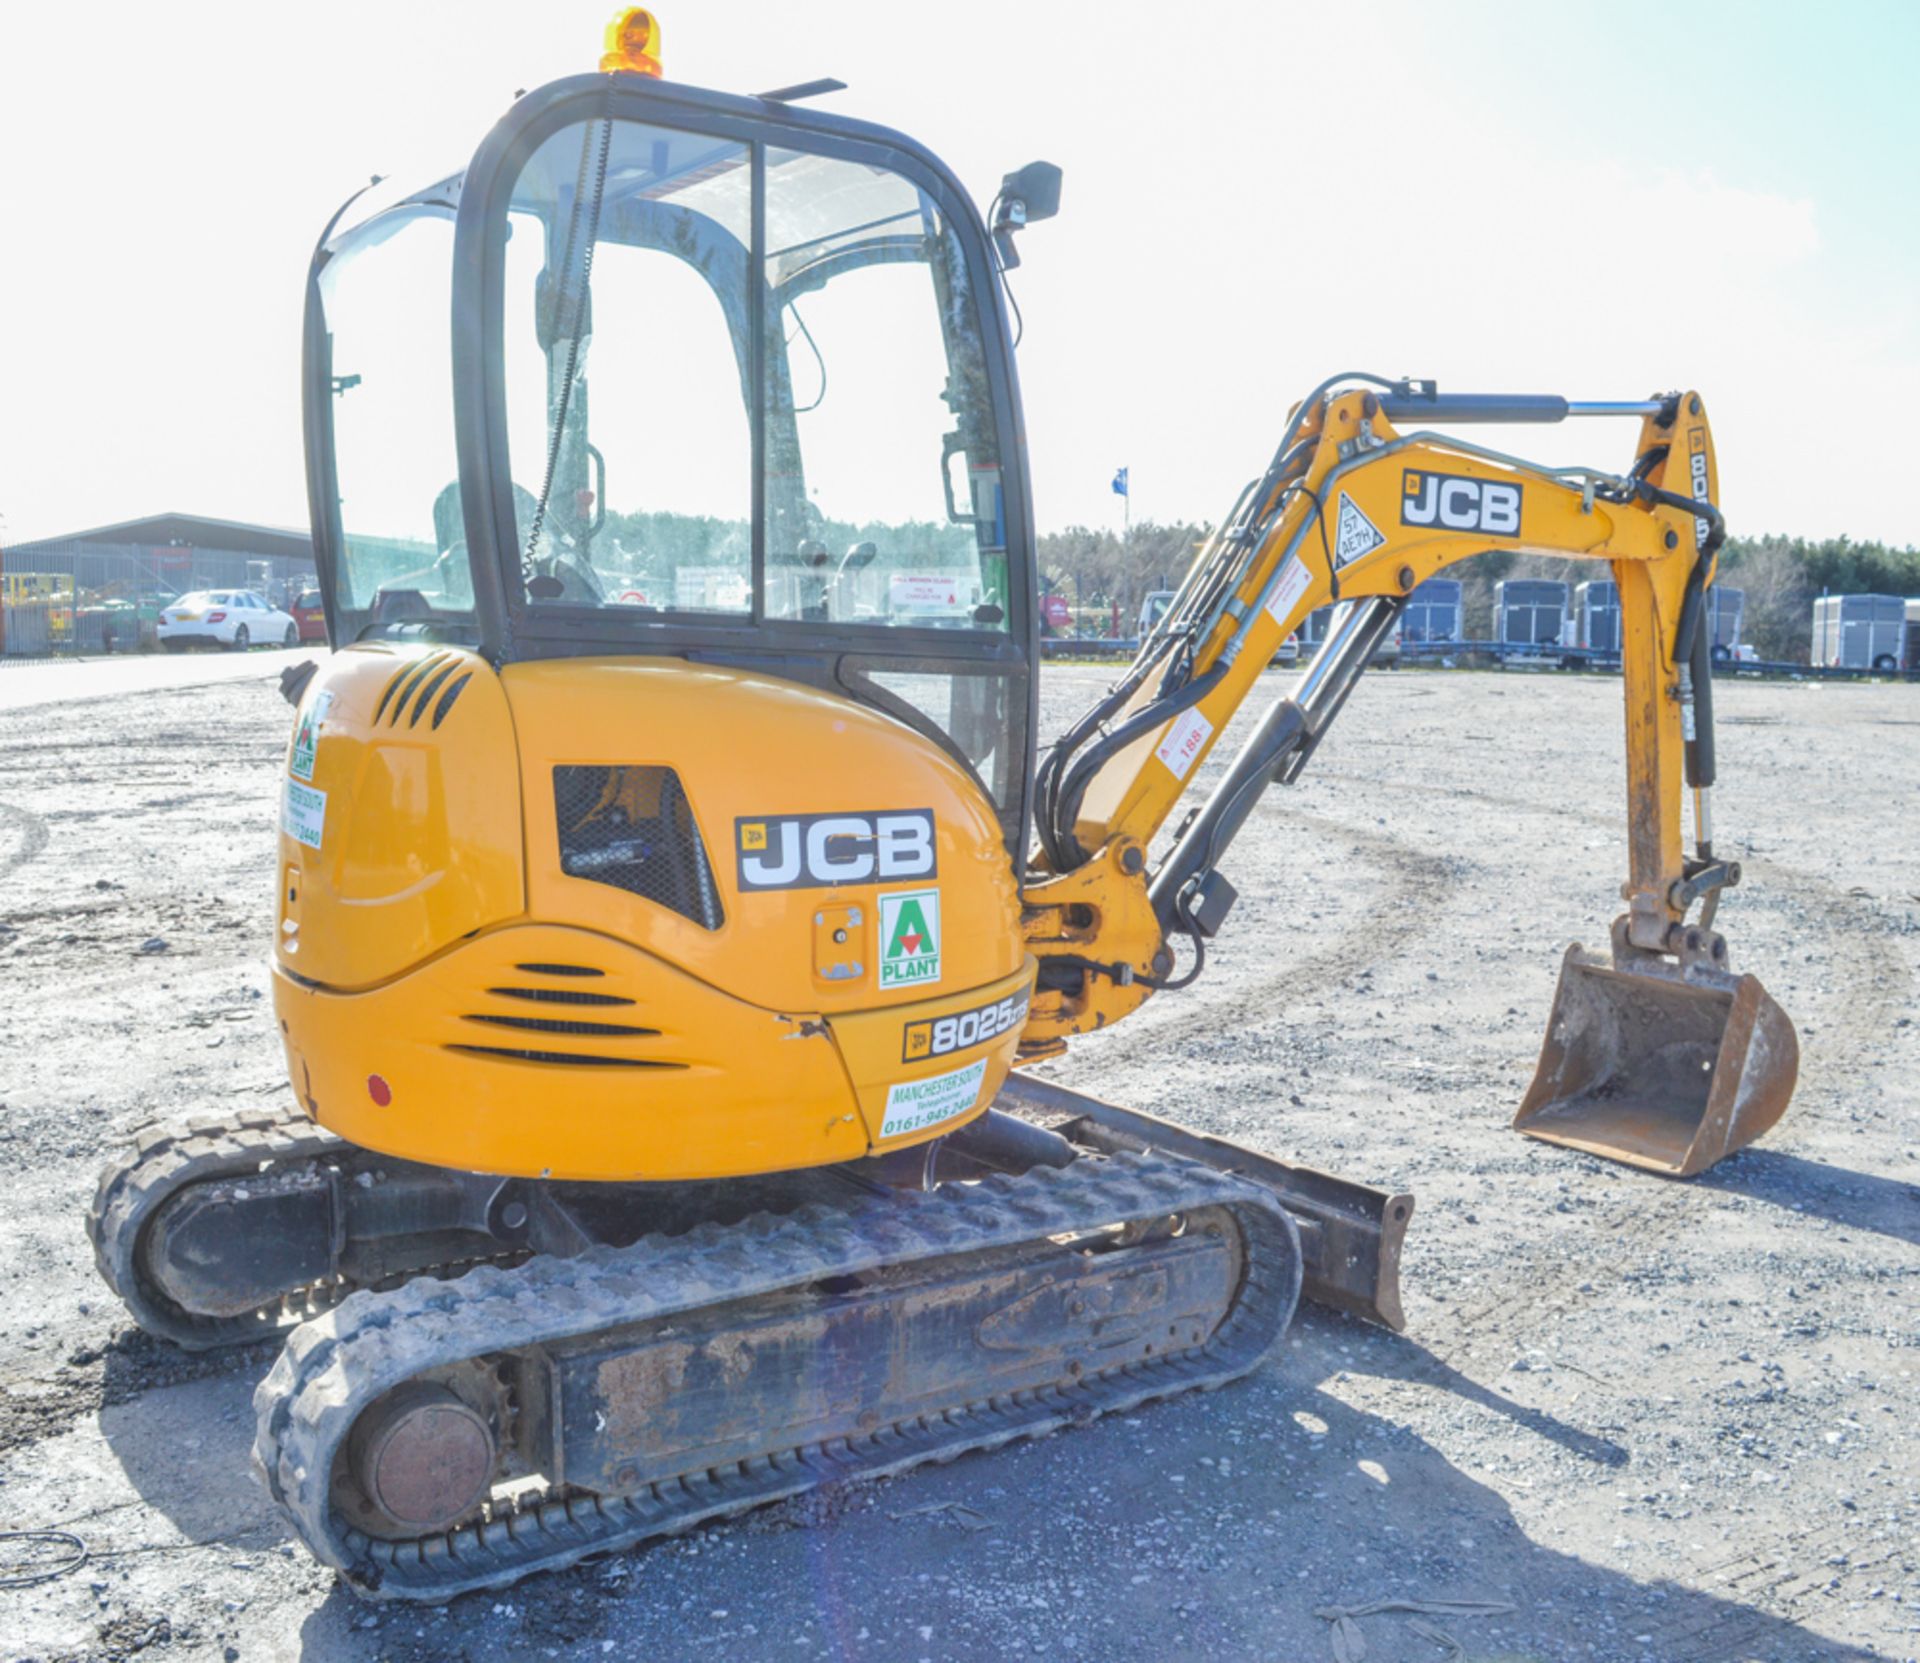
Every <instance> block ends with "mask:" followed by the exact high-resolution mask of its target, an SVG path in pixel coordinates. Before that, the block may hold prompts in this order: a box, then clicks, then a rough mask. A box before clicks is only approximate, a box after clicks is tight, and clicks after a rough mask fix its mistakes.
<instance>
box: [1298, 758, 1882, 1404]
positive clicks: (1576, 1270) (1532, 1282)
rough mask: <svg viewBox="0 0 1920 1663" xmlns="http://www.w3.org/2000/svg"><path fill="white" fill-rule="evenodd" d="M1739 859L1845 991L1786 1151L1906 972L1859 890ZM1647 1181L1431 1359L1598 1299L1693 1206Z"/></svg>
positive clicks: (1470, 1354) (1453, 1329)
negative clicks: (1606, 1242)
mask: <svg viewBox="0 0 1920 1663" xmlns="http://www.w3.org/2000/svg"><path fill="white" fill-rule="evenodd" d="M1323 777H1327V778H1334V777H1338V778H1344V779H1348V780H1350V781H1352V782H1353V783H1356V784H1368V785H1387V784H1391V785H1393V787H1394V788H1395V789H1397V790H1401V791H1408V792H1419V793H1421V794H1422V795H1427V796H1436V797H1441V798H1453V799H1471V800H1472V801H1474V802H1477V803H1480V804H1483V805H1485V806H1487V807H1491V808H1499V809H1504V810H1507V811H1509V812H1515V813H1521V814H1529V815H1542V816H1548V817H1556V818H1562V819H1568V820H1573V821H1577V822H1580V823H1583V824H1585V825H1587V826H1589V827H1594V828H1611V827H1612V826H1613V824H1614V823H1613V821H1612V820H1611V819H1610V818H1609V817H1603V816H1601V815H1598V814H1595V813H1592V812H1591V811H1589V810H1585V809H1581V808H1577V807H1570V806H1569V807H1562V806H1559V805H1555V804H1550V803H1541V802H1535V801H1529V800H1527V799H1526V798H1522V797H1513V796H1507V795H1503V794H1500V793H1496V792H1487V791H1475V790H1472V789H1470V788H1467V787H1459V786H1443V785H1425V784H1419V783H1414V782H1406V781H1391V782H1390V781H1387V780H1384V779H1382V778H1381V777H1380V776H1378V775H1372V774H1360V773H1352V772H1347V771H1340V772H1338V773H1337V774H1336V773H1335V772H1334V771H1332V770H1329V771H1328V773H1327V774H1326V775H1324V776H1323ZM1741 864H1742V865H1743V866H1744V867H1745V868H1747V869H1748V870H1749V871H1751V872H1753V873H1755V874H1758V875H1764V877H1765V879H1766V881H1767V882H1768V883H1770V884H1773V885H1775V886H1777V888H1778V889H1779V891H1780V892H1781V893H1782V894H1783V895H1784V894H1788V893H1792V894H1794V895H1795V898H1796V899H1798V900H1799V901H1800V902H1801V904H1802V905H1803V907H1804V908H1805V910H1806V913H1807V916H1808V918H1809V919H1810V920H1812V922H1813V924H1814V927H1815V928H1816V929H1817V930H1818V931H1819V932H1820V935H1821V936H1822V938H1823V939H1824V940H1825V941H1826V942H1827V943H1828V945H1829V947H1830V948H1831V949H1832V953H1831V955H1830V957H1829V960H1828V963H1829V965H1830V967H1832V969H1831V974H1832V976H1833V978H1834V979H1835V981H1836V982H1838V981H1841V980H1842V979H1844V981H1845V983H1846V985H1847V986H1848V988H1849V990H1850V991H1849V993H1848V994H1847V995H1846V996H1844V997H1842V996H1840V995H1837V994H1836V995H1834V996H1833V997H1832V1001H1831V1007H1830V1009H1829V1010H1827V1011H1823V1014H1822V1019H1821V1029H1820V1037H1821V1040H1822V1044H1821V1047H1820V1049H1819V1050H1818V1051H1817V1052H1815V1053H1814V1055H1813V1057H1812V1058H1811V1059H1809V1058H1807V1057H1806V1056H1805V1055H1804V1054H1803V1056H1802V1068H1801V1072H1800V1080H1799V1084H1798V1085H1797V1086H1796V1088H1795V1101H1794V1105H1793V1107H1791V1108H1789V1110H1788V1112H1787V1115H1786V1117H1785V1118H1784V1119H1783V1120H1782V1121H1781V1122H1780V1124H1779V1126H1778V1127H1776V1128H1775V1129H1774V1131H1773V1132H1771V1133H1769V1134H1768V1137H1767V1140H1766V1146H1767V1147H1768V1148H1770V1149H1776V1150H1780V1151H1782V1152H1786V1153H1791V1152H1793V1151H1794V1150H1796V1149H1799V1148H1802V1147H1803V1146H1804V1145H1806V1144H1807V1142H1808V1141H1809V1140H1810V1138H1811V1136H1812V1132H1813V1128H1814V1127H1815V1126H1817V1125H1819V1124H1820V1121H1821V1117H1820V1116H1819V1115H1818V1113H1816V1112H1810V1110H1809V1106H1808V1105H1807V1104H1806V1103H1805V1101H1804V1096H1805V1094H1806V1091H1807V1087H1808V1085H1809V1083H1811V1084H1812V1085H1813V1086H1814V1088H1815V1090H1816V1091H1827V1090H1830V1089H1833V1088H1835V1087H1837V1086H1838V1085H1839V1083H1840V1081H1839V1078H1838V1076H1839V1075H1840V1073H1841V1071H1842V1070H1843V1069H1844V1067H1845V1064H1844V1063H1843V1062H1841V1061H1839V1060H1838V1059H1839V1058H1841V1057H1842V1056H1844V1055H1846V1054H1848V1053H1851V1052H1852V1051H1854V1050H1855V1049H1856V1048H1860V1046H1861V1042H1865V1041H1869V1040H1873V1039H1883V1038H1884V1036H1885V1034H1886V1033H1887V1032H1888V1031H1889V1030H1890V1029H1891V1028H1892V1025H1893V1021H1894V1018H1895V1017H1896V1016H1897V1015H1899V1014H1902V1013H1903V1011H1904V1009H1905V1007H1907V1006H1908V1005H1910V1003H1911V1001H1912V989H1913V980H1914V978H1913V972H1912V970H1911V968H1910V967H1909V966H1908V964H1907V963H1906V961H1905V960H1904V959H1903V958H1902V957H1901V955H1900V954H1899V952H1898V951H1897V950H1896V949H1895V948H1894V947H1893V946H1892V945H1891V944H1890V943H1889V942H1888V941H1887V940H1886V939H1885V938H1884V937H1882V936H1880V935H1878V934H1876V933H1875V931H1874V929H1873V924H1874V919H1873V916H1872V912H1871V909H1870V908H1868V907H1867V906H1866V905H1865V904H1864V903H1863V901H1862V899H1861V897H1859V896H1857V895H1852V894H1849V893H1848V892H1847V891H1846V890H1844V889H1841V888H1840V887H1839V886H1838V885H1836V884H1832V883H1828V882H1827V881H1826V880H1824V879H1821V878H1817V877H1813V876H1811V875H1809V874H1808V873H1807V872H1806V871H1805V870H1804V869H1801V868H1794V867H1787V866H1781V865H1778V864H1776V863H1775V862H1772V861H1768V860H1760V859H1744V858H1743V860H1742V862H1741ZM1854 988H1858V989H1859V992H1858V993H1857V994H1856V993H1854V992H1852V991H1851V990H1852V989H1854ZM1791 1014H1792V1013H1791V1012H1790V1013H1789V1015H1791ZM1836 1040H1837V1041H1838V1043H1836ZM1590 1158H1597V1157H1590ZM1646 1181H1647V1184H1648V1185H1649V1190H1648V1193H1647V1195H1646V1198H1645V1199H1644V1200H1642V1201H1640V1202H1638V1203H1637V1204H1634V1205H1632V1206H1630V1207H1629V1208H1628V1209H1627V1210H1626V1211H1625V1212H1624V1213H1622V1214H1619V1215H1616V1216H1615V1217H1614V1218H1613V1219H1611V1220H1610V1221H1609V1228H1610V1232H1611V1235H1612V1239H1613V1241H1614V1242H1615V1243H1616V1244H1617V1249H1616V1251H1614V1252H1612V1253H1610V1254H1608V1255H1607V1256H1605V1257H1604V1258H1601V1259H1593V1258H1574V1257H1562V1258H1560V1259H1558V1260H1557V1261H1556V1262H1554V1263H1552V1264H1550V1265H1548V1266H1545V1267H1540V1266H1536V1265H1532V1264H1528V1265H1526V1266H1524V1267H1521V1266H1516V1267H1515V1271H1516V1274H1515V1275H1514V1276H1513V1277H1512V1278H1511V1279H1510V1280H1508V1281H1507V1282H1505V1283H1504V1284H1503V1285H1502V1286H1501V1287H1499V1288H1497V1289H1493V1290H1489V1291H1488V1292H1487V1293H1486V1295H1485V1297H1483V1298H1482V1299H1480V1300H1478V1301H1476V1302H1475V1303H1474V1304H1472V1305H1469V1306H1461V1307H1456V1308H1455V1309H1454V1311H1453V1312H1452V1313H1450V1315H1449V1317H1448V1320H1447V1323H1446V1326H1445V1330H1444V1331H1445V1333H1446V1335H1447V1339H1448V1343H1447V1344H1446V1345H1445V1346H1444V1347H1443V1348H1434V1353H1433V1354H1434V1356H1435V1357H1436V1359H1438V1360H1440V1361H1442V1362H1444V1363H1445V1364H1447V1365H1448V1366H1450V1367H1453V1368H1458V1369H1460V1370H1462V1372H1465V1371H1466V1370H1467V1369H1468V1367H1469V1366H1470V1365H1474V1364H1481V1363H1486V1362H1489V1361H1492V1360H1494V1358H1495V1354H1496V1353H1501V1352H1505V1351H1509V1350H1511V1349H1513V1347H1514V1345H1515V1343H1516V1339H1517V1338H1519V1337H1521V1336H1524V1335H1525V1334H1526V1333H1528V1332H1530V1330H1528V1329H1527V1328H1525V1327H1514V1326H1509V1324H1510V1323H1511V1322H1512V1321H1513V1319H1514V1318H1516V1317H1524V1315H1525V1314H1526V1313H1527V1312H1529V1311H1535V1312H1539V1313H1540V1314H1541V1315H1542V1316H1547V1315H1551V1316H1554V1317H1555V1318H1556V1319H1558V1318H1563V1317H1564V1316H1565V1315H1566V1314H1567V1313H1569V1312H1571V1311H1573V1310H1575V1309H1577V1308H1579V1307H1580V1306H1583V1305H1586V1304H1590V1303H1591V1302H1592V1301H1593V1300H1595V1299H1598V1298H1599V1297H1600V1294H1599V1292H1598V1290H1599V1289H1600V1288H1601V1287H1602V1286H1603V1285H1605V1284H1606V1283H1607V1282H1608V1281H1609V1280H1610V1279H1612V1278H1613V1277H1614V1276H1616V1275H1617V1273H1622V1272H1624V1271H1626V1270H1627V1269H1628V1268H1629V1267H1630V1266H1631V1265H1633V1264H1634V1263H1636V1262H1638V1261H1643V1260H1645V1259H1647V1258H1648V1257H1649V1256H1650V1253H1651V1252H1652V1250H1653V1249H1654V1248H1655V1247H1656V1246H1657V1245H1658V1244H1659V1242H1660V1241H1662V1240H1663V1239H1665V1238H1666V1237H1668V1236H1669V1235H1671V1234H1672V1233H1673V1232H1674V1230H1675V1228H1676V1227H1679V1226H1686V1225H1691V1224H1693V1223H1694V1222H1696V1221H1697V1214H1696V1213H1695V1211H1694V1209H1695V1208H1696V1206H1697V1205H1698V1204H1697V1202H1696V1201H1695V1200H1694V1199H1693V1197H1694V1195H1695V1193H1696V1192H1695V1191H1694V1190H1693V1189H1691V1188H1689V1187H1688V1186H1687V1185H1685V1184H1684V1183H1682V1182H1679V1181H1675V1180H1662V1179H1660V1178H1658V1177H1656V1176H1655V1175H1653V1174H1647V1175H1646ZM1583 1283H1584V1284H1591V1285H1592V1286H1593V1287H1594V1289H1595V1290H1596V1291H1595V1292H1594V1293H1592V1294H1587V1295H1582V1294H1580V1293H1579V1292H1578V1289H1579V1287H1580V1285H1581V1284H1583Z"/></svg>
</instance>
